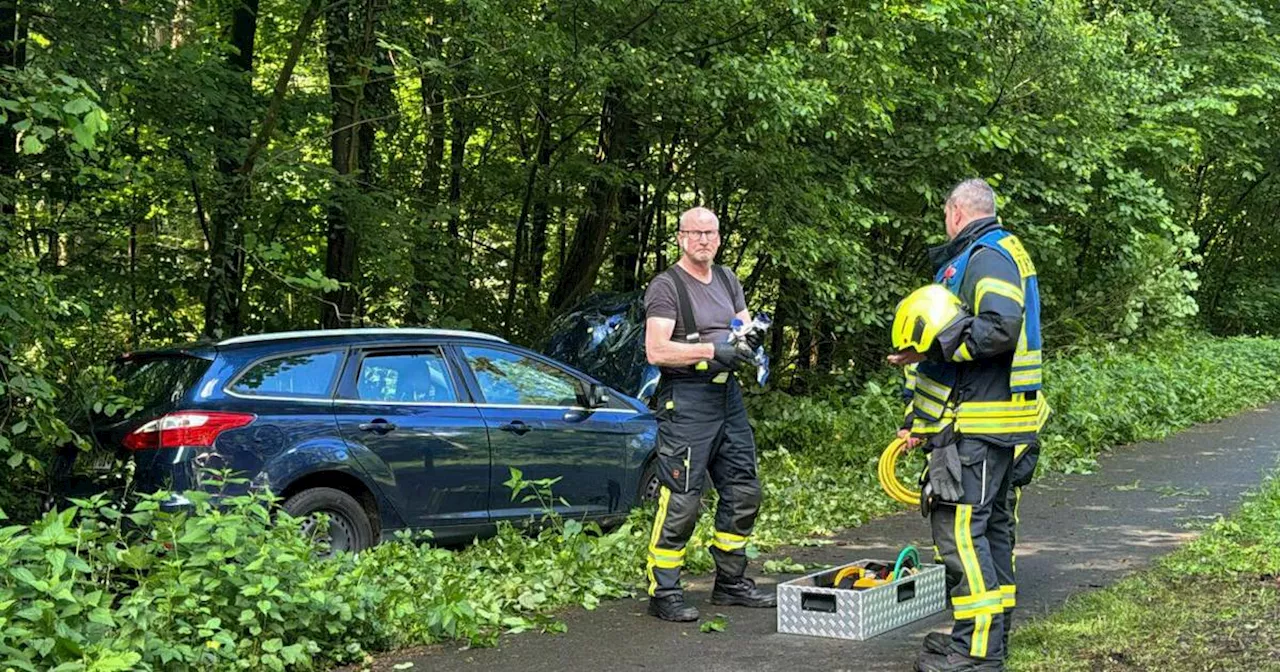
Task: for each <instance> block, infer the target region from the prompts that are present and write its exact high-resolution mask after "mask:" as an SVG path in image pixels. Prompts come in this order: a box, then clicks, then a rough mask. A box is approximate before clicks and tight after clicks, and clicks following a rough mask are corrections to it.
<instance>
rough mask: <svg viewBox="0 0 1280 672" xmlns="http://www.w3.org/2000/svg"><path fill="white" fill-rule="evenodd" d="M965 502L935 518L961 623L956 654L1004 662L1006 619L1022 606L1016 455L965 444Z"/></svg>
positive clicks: (973, 441) (941, 508)
mask: <svg viewBox="0 0 1280 672" xmlns="http://www.w3.org/2000/svg"><path fill="white" fill-rule="evenodd" d="M959 453H960V462H961V464H962V470H961V485H962V487H963V489H964V496H963V497H961V498H960V499H961V501H959V502H941V503H939V504H938V505H937V506H935V507H934V509H933V511H932V513H931V514H930V517H929V521H930V526H931V527H932V529H933V540H934V544H935V546H936V547H937V549H938V552H939V555H941V557H942V560H943V563H944V564H945V565H946V571H947V585H948V586H949V587H950V591H951V606H952V609H953V611H954V614H953V617H954V619H955V623H954V624H953V625H952V630H951V648H952V650H954V651H956V652H958V653H962V654H964V655H966V656H969V657H970V658H976V659H987V660H1003V659H1004V656H1005V641H1006V635H1007V633H1006V629H1005V613H1006V610H1009V611H1011V610H1012V609H1013V608H1014V606H1015V605H1016V594H1017V588H1016V586H1015V583H1014V575H1013V545H1014V522H1015V521H1014V515H1015V514H1014V504H1015V497H1016V495H1012V496H1011V492H1012V488H1013V486H1012V485H1011V479H1010V476H1011V473H1012V466H1013V453H1014V451H1013V449H1012V448H1007V447H1002V446H999V445H996V444H993V443H988V442H986V441H983V440H982V439H978V438H972V437H963V438H961V439H960V442H959Z"/></svg>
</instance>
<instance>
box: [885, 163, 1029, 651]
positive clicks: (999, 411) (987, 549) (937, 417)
mask: <svg viewBox="0 0 1280 672" xmlns="http://www.w3.org/2000/svg"><path fill="white" fill-rule="evenodd" d="M944 210H945V214H946V230H947V237H948V238H949V242H948V243H946V244H945V245H942V246H940V247H937V248H934V249H931V250H930V251H929V257H930V261H931V262H932V263H933V264H934V265H935V266H936V267H937V273H936V275H935V278H934V280H935V284H933V285H929V286H926V287H923V288H921V289H919V290H916V291H915V292H913V293H912V294H911V295H910V296H908V297H907V298H906V299H904V300H903V301H902V303H900V304H899V306H898V310H897V313H896V315H895V316H894V326H893V342H894V347H895V349H896V350H898V352H897V353H895V354H893V355H890V356H889V361H890V362H891V363H893V364H898V365H912V364H915V365H916V367H915V373H914V385H913V386H912V387H913V394H912V397H911V413H910V416H909V423H910V428H909V436H910V437H911V438H922V439H924V440H923V442H922V443H921V446H922V448H923V450H924V451H925V452H926V453H928V454H929V466H928V471H927V474H928V477H927V479H926V483H925V487H924V491H923V493H922V495H921V505H922V506H923V507H925V508H926V511H927V512H928V513H929V518H930V526H931V527H932V531H933V538H934V543H935V545H936V546H937V549H938V552H939V554H940V555H941V557H942V559H943V562H944V563H945V565H946V568H947V579H948V581H947V582H948V585H949V586H950V587H951V602H952V608H953V609H954V614H953V617H954V624H953V626H952V631H951V634H950V635H949V636H948V635H931V636H930V637H928V638H926V641H925V650H924V651H923V652H922V653H921V655H920V657H919V659H918V660H917V661H916V669H917V670H920V671H922V672H941V671H949V672H950V671H968V670H1003V669H1004V657H1005V652H1006V644H1007V641H1008V627H1009V619H1008V618H1007V616H1008V615H1011V613H1012V610H1013V609H1014V608H1015V607H1016V604H1017V588H1016V583H1015V580H1014V573H1013V533H1014V521H1015V517H1016V511H1015V504H1016V499H1017V495H1016V491H1014V490H1013V488H1015V487H1020V486H1021V485H1025V482H1026V481H1029V480H1030V477H1031V474H1030V473H1029V472H1028V468H1027V467H1028V466H1029V467H1030V471H1034V461H1035V455H1036V454H1037V451H1038V450H1039V448H1038V445H1039V444H1038V441H1037V436H1038V432H1039V431H1040V428H1041V427H1042V426H1043V424H1044V421H1045V419H1046V418H1047V417H1048V413H1049V408H1048V405H1047V404H1046V403H1045V399H1044V395H1043V394H1042V393H1041V382H1042V373H1041V344H1040V298H1039V289H1038V284H1037V279H1036V271H1035V266H1034V265H1033V264H1032V262H1031V259H1030V257H1029V256H1028V255H1027V252H1026V250H1025V249H1024V248H1023V247H1022V244H1021V242H1020V241H1019V240H1018V239H1017V238H1016V237H1014V236H1013V235H1012V234H1010V233H1009V232H1008V231H1006V230H1004V228H1003V227H1002V226H1001V224H1000V221H999V219H998V218H997V217H996V207H995V193H994V192H993V191H992V190H991V187H990V186H989V185H988V184H987V183H986V182H985V181H984V180H981V179H971V180H965V181H963V182H961V183H960V184H958V185H957V186H956V187H955V188H954V189H953V190H952V191H951V193H950V195H949V196H948V197H947V201H946V205H945V208H944ZM1015 460H1016V461H1017V464H1018V468H1017V469H1015V468H1014V465H1015ZM1015 472H1017V480H1018V483H1017V485H1016V486H1015ZM1011 493H1013V494H1011Z"/></svg>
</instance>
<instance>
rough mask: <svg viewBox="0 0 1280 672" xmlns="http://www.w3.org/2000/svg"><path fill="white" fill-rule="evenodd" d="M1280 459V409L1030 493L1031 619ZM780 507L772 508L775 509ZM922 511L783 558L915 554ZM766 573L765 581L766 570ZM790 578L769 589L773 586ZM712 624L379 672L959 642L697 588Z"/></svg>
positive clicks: (1129, 451)
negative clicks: (868, 627)
mask: <svg viewBox="0 0 1280 672" xmlns="http://www.w3.org/2000/svg"><path fill="white" fill-rule="evenodd" d="M1277 458H1280V404H1273V405H1271V406H1266V407H1262V408H1258V409H1255V410H1251V411H1247V412H1245V413H1243V414H1241V415H1239V416H1237V417H1234V418H1230V419H1228V420H1225V421H1222V422H1219V423H1214V424H1209V425H1202V426H1198V427H1194V428H1192V429H1189V430H1187V431H1185V432H1182V433H1180V434H1178V435H1176V436H1173V437H1171V438H1169V439H1168V440H1166V441H1162V442H1158V443H1141V444H1137V445H1133V446H1127V447H1124V448H1120V449H1118V450H1116V451H1115V452H1113V453H1112V454H1110V455H1107V456H1105V457H1103V458H1102V460H1101V463H1102V468H1101V470H1100V471H1099V473H1097V474H1093V475H1088V476H1064V477H1054V478H1048V479H1045V480H1044V481H1042V482H1039V483H1036V484H1033V485H1032V486H1031V487H1029V488H1028V489H1027V490H1026V492H1024V494H1023V499H1022V511H1021V519H1022V525H1021V530H1020V534H1019V540H1018V570H1019V584H1020V585H1019V590H1018V605H1019V607H1020V608H1019V610H1018V619H1019V621H1025V619H1026V618H1028V617H1029V616H1033V615H1037V614H1044V613H1046V612H1048V611H1050V610H1052V609H1054V608H1056V607H1058V606H1059V605H1061V604H1062V603H1063V601H1064V600H1065V599H1066V598H1067V597H1068V596H1069V595H1071V594H1073V593H1077V592H1080V591H1085V590H1090V589H1093V588H1099V587H1102V586H1106V585H1109V584H1111V583H1113V582H1115V581H1116V580H1118V579H1120V578H1121V577H1123V576H1125V575H1127V574H1129V573H1131V572H1133V571H1135V570H1137V569H1140V568H1142V567H1143V566H1145V565H1147V564H1148V563H1149V562H1151V560H1152V559H1154V558H1156V557H1157V556H1160V555H1163V554H1165V553H1168V552H1169V551H1170V550H1172V549H1173V548H1174V547H1176V546H1178V545H1180V544H1183V543H1185V542H1186V541H1187V540H1189V539H1190V538H1192V537H1194V536H1195V534H1197V532H1196V530H1197V529H1198V526H1200V525H1202V524H1203V523H1205V522H1207V521H1211V520H1212V519H1213V518H1214V517H1216V516H1217V515H1219V514H1228V513H1230V512H1231V511H1233V510H1234V509H1235V508H1236V507H1237V505H1238V504H1239V501H1240V496H1241V494H1243V493H1244V492H1245V491H1246V490H1248V489H1251V488H1253V487H1254V486H1256V485H1257V484H1258V483H1260V481H1261V480H1262V478H1263V476H1264V475H1265V474H1266V473H1268V472H1269V471H1270V470H1271V469H1272V468H1273V467H1274V466H1275V465H1276V463H1277ZM767 505H768V503H767V502H766V506H767ZM928 538H929V530H928V526H927V525H926V523H925V522H924V520H923V519H922V518H921V517H920V515H919V514H918V513H915V512H906V513H902V514H898V515H894V516H890V517H888V518H883V519H879V520H875V521H872V522H870V523H868V524H866V525H863V526H862V527H859V528H857V529H853V530H848V531H846V532H844V533H841V534H840V535H838V536H836V537H835V538H834V540H835V541H836V544H835V545H833V546H824V547H816V548H800V549H782V550H781V552H780V553H778V554H775V555H777V556H778V557H781V556H782V555H791V557H792V558H794V559H795V560H797V561H801V562H806V563H810V562H813V563H828V564H840V563H844V562H849V561H851V560H854V559H858V558H862V557H880V558H889V557H892V556H891V554H893V553H895V552H896V550H897V549H898V548H900V547H901V546H903V545H904V544H907V543H914V544H916V545H918V546H920V547H922V548H927V547H929V546H930V543H929V542H928ZM753 567H755V569H756V570H757V571H758V567H756V566H755V565H754V563H753ZM789 578H793V577H792V576H784V577H781V579H779V578H778V577H776V576H772V577H770V576H766V577H761V581H760V583H761V585H767V584H768V583H772V582H773V581H774V580H775V579H776V580H787V579H789ZM688 587H689V590H688V592H689V596H690V598H691V599H692V601H693V603H694V604H695V605H697V606H698V607H699V608H700V609H701V610H702V611H703V615H704V620H705V619H706V618H707V617H708V616H714V614H715V613H717V612H719V613H724V614H725V615H726V616H727V618H728V627H727V631H726V632H722V633H705V634H704V633H702V632H701V631H700V630H699V629H698V625H697V624H696V623H694V624H671V623H663V622H660V621H658V620H657V619H654V618H650V617H648V616H645V615H644V609H645V603H644V602H643V601H642V600H633V599H627V600H618V601H611V602H606V603H604V604H603V605H601V607H600V608H598V609H597V610H595V611H592V612H588V611H584V610H581V609H578V610H572V611H570V612H568V613H566V614H564V621H565V623H566V624H567V625H568V631H567V632H566V633H564V634H560V635H546V634H533V633H526V634H520V635H508V636H504V637H502V639H501V640H500V642H499V645H498V646H497V647H496V648H490V649H469V650H467V649H459V648H458V647H457V646H456V645H454V646H437V647H429V648H425V649H417V650H412V651H405V652H400V653H398V654H392V655H388V656H385V657H383V658H381V659H380V660H379V661H378V663H377V664H376V665H375V669H377V670H390V669H392V666H393V665H395V664H396V663H401V662H405V661H412V662H414V666H413V667H412V668H411V669H415V670H433V671H436V672H446V671H450V670H474V671H479V670H498V669H501V670H519V671H520V672H539V671H542V670H547V671H551V670H555V671H567V672H576V671H578V670H582V671H588V670H590V671H592V672H595V671H597V670H676V669H684V670H694V669H696V670H699V671H707V672H711V671H719V670H725V671H728V670H735V671H737V670H795V669H805V670H858V671H862V670H868V671H869V670H910V669H911V663H912V662H913V661H914V659H915V655H916V652H917V651H918V650H919V647H920V640H921V638H923V637H924V635H925V633H927V632H930V631H933V630H945V629H947V628H948V627H949V621H948V616H947V615H946V614H940V615H938V616H935V617H933V618H931V619H928V620H925V621H921V622H917V623H915V624H912V625H910V626H907V627H903V628H900V629H898V630H894V631H891V632H889V633H885V634H883V635H880V636H879V637H875V638H873V639H871V640H868V641H865V642H845V641H840V640H834V639H824V638H813V637H800V636H794V635H782V634H778V632H777V628H776V623H775V615H774V612H773V611H772V610H752V609H744V608H739V607H727V608H726V607H713V606H711V605H710V604H709V603H708V602H707V597H708V595H709V592H710V584H709V577H697V578H695V579H694V580H693V581H692V582H689V586H688Z"/></svg>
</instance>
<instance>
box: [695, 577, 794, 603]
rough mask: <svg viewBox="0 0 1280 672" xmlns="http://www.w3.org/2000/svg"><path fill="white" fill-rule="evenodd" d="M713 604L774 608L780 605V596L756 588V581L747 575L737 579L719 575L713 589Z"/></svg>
mask: <svg viewBox="0 0 1280 672" xmlns="http://www.w3.org/2000/svg"><path fill="white" fill-rule="evenodd" d="M711 604H716V605H737V606H740V607H765V608H772V607H776V606H778V598H777V596H775V595H774V594H773V593H767V592H765V591H763V590H760V589H759V588H756V582H755V581H752V580H751V579H748V578H747V577H745V576H743V577H739V578H737V579H723V578H721V577H719V576H717V577H716V587H715V588H714V589H712V591H711Z"/></svg>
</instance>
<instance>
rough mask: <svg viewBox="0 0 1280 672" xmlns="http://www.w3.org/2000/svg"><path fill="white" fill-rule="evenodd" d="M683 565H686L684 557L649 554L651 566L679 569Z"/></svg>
mask: <svg viewBox="0 0 1280 672" xmlns="http://www.w3.org/2000/svg"><path fill="white" fill-rule="evenodd" d="M682 565H684V558H683V557H681V558H676V559H674V560H672V559H669V558H660V557H656V556H654V555H653V554H652V553H650V554H649V566H650V567H658V568H659V569H677V568H679V567H680V566H682ZM650 594H653V593H652V589H651V590H650Z"/></svg>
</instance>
